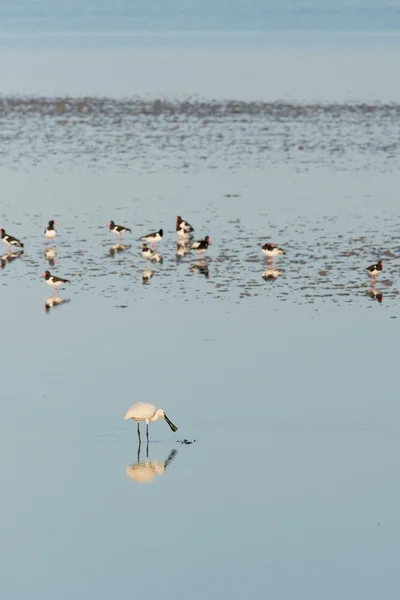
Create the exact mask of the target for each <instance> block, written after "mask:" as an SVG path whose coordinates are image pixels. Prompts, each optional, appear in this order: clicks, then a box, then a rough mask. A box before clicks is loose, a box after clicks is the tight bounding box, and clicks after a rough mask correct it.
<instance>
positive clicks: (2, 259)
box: [0, 250, 24, 269]
mask: <svg viewBox="0 0 400 600" xmlns="http://www.w3.org/2000/svg"><path fill="white" fill-rule="evenodd" d="M23 253H24V251H23V250H18V252H7V254H3V255H2V256H0V268H1V269H4V268H5V266H6V265H7V264H9V263H10V262H13V261H14V260H17V258H21V256H22V255H23Z"/></svg>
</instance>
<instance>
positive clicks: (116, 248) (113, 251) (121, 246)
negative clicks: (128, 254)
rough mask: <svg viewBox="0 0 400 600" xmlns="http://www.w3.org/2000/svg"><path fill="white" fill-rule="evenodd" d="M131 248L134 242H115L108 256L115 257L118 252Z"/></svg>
mask: <svg viewBox="0 0 400 600" xmlns="http://www.w3.org/2000/svg"><path fill="white" fill-rule="evenodd" d="M130 248H132V244H121V243H118V244H113V245H112V246H111V247H110V248H109V250H108V253H107V255H106V258H114V257H115V255H116V254H121V253H122V252H125V251H126V250H129V249H130Z"/></svg>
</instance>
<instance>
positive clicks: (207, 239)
mask: <svg viewBox="0 0 400 600" xmlns="http://www.w3.org/2000/svg"><path fill="white" fill-rule="evenodd" d="M204 241H205V242H207V244H211V240H210V236H209V235H206V237H205V238H204Z"/></svg>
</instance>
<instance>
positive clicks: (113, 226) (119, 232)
mask: <svg viewBox="0 0 400 600" xmlns="http://www.w3.org/2000/svg"><path fill="white" fill-rule="evenodd" d="M108 226H109V228H110V231H112V232H113V233H116V234H117V236H118V240H119V241H121V236H122V234H123V233H127V232H128V231H129V233H131V230H130V229H129V227H123V226H122V225H116V224H115V223H114V221H110V222H109V224H108Z"/></svg>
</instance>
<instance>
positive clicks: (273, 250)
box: [261, 243, 286, 264]
mask: <svg viewBox="0 0 400 600" xmlns="http://www.w3.org/2000/svg"><path fill="white" fill-rule="evenodd" d="M261 251H262V253H263V254H264V256H268V258H269V262H270V263H271V264H272V262H273V260H274V258H275V256H280V255H281V254H286V252H285V251H284V250H282V248H278V246H277V245H276V244H268V243H267V244H264V246H263V247H262V249H261Z"/></svg>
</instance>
